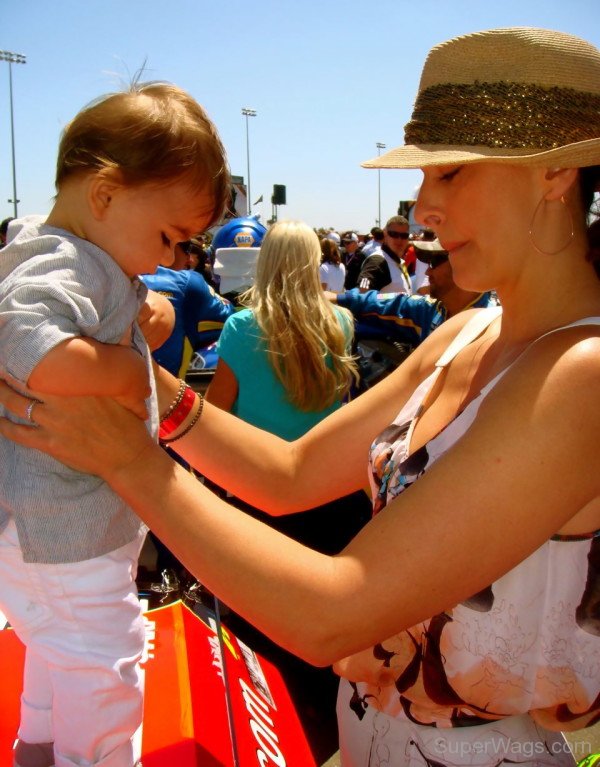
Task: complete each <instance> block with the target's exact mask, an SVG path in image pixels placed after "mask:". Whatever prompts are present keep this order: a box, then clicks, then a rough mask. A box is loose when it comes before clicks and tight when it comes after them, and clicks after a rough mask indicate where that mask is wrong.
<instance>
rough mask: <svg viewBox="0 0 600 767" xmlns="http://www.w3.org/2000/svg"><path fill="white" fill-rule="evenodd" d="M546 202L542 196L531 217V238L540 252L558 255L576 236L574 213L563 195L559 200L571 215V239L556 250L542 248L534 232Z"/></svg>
mask: <svg viewBox="0 0 600 767" xmlns="http://www.w3.org/2000/svg"><path fill="white" fill-rule="evenodd" d="M544 202H546V200H545V199H544V198H543V197H542V199H541V200H540V201H539V202H538V204H537V205H536V207H535V210H534V211H533V216H532V217H531V224H530V225H529V239H530V241H531V244H532V245H533V247H534V248H535V249H536V250H537V252H538V253H541V254H542V255H543V256H556V255H557V253H560V252H561V251H562V250H564V249H565V248H566V247H568V246H569V245H570V244H571V242H572V240H573V237H575V225H574V222H573V214H572V213H571V209H570V208H569V206H568V205H567V203H566V201H565V198H564V197H561V198H560V200H559V202H561V203H562V205H563V209H564V210H566V212H567V214H568V216H569V227H570V233H569V239H568V240H567V241H566V242H565V243H564V245H561V246H560V248H557V249H556V250H544V249H543V248H540V247H539V245H537V244H536V242H535V235H534V232H533V230H534V228H535V225H536V218H537V216H538V213H539V212H540V208H541V205H542V203H544Z"/></svg>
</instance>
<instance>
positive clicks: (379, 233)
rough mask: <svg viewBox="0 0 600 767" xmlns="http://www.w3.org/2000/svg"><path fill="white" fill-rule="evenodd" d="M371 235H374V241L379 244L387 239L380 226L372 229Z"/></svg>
mask: <svg viewBox="0 0 600 767" xmlns="http://www.w3.org/2000/svg"><path fill="white" fill-rule="evenodd" d="M371 234H372V235H373V239H374V240H377V241H378V242H381V241H382V240H383V238H384V237H385V235H384V232H383V229H382V228H381V227H379V226H374V227H373V228H372V229H371Z"/></svg>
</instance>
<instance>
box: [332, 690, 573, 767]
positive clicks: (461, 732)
mask: <svg viewBox="0 0 600 767" xmlns="http://www.w3.org/2000/svg"><path fill="white" fill-rule="evenodd" d="M351 697H352V687H351V686H350V684H349V683H348V682H347V681H346V680H344V679H342V681H341V683H340V692H339V695H338V708H337V710H338V725H339V734H340V756H341V763H342V767H430V766H431V765H448V766H449V767H457V766H458V765H471V766H472V767H497V766H498V765H500V764H507V765H510V764H519V765H520V767H540V766H541V765H544V767H573V765H575V760H574V758H573V756H572V754H571V751H570V749H569V746H568V744H567V742H566V741H565V739H564V738H563V736H562V734H561V733H560V732H550V731H549V730H545V729H543V728H542V727H539V725H536V724H535V722H534V721H533V720H532V719H531V717H530V716H528V715H526V714H525V715H523V716H512V717H508V718H506V719H500V720H498V721H495V722H490V723H489V724H482V725H479V726H475V727H454V728H450V729H445V728H444V729H443V728H437V727H427V726H423V725H419V724H414V723H413V722H410V721H408V720H406V719H397V718H395V717H391V716H388V715H387V714H384V713H382V712H380V711H377V710H376V709H375V708H373V707H372V706H367V710H366V712H365V714H364V716H363V718H362V719H359V718H358V716H357V715H356V714H355V713H354V711H352V710H351V709H350V708H349V702H350V699H351ZM504 760H505V761H504Z"/></svg>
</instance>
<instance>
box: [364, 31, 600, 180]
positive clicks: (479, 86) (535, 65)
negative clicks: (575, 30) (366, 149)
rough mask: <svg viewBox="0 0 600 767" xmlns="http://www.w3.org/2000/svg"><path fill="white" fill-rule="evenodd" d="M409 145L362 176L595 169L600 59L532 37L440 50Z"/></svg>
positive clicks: (560, 41)
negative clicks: (394, 171) (459, 167)
mask: <svg viewBox="0 0 600 767" xmlns="http://www.w3.org/2000/svg"><path fill="white" fill-rule="evenodd" d="M404 139H405V144H404V146H400V147H396V148H395V149H392V150H390V151H389V152H386V154H383V155H381V157H376V158H374V159H373V160H368V161H367V162H364V163H363V167H365V168H420V167H425V166H428V165H444V164H448V165H450V164H454V163H459V164H463V163H469V162H484V161H485V162H507V163H508V162H510V163H513V164H515V163H516V164H528V165H543V166H548V165H554V166H556V167H563V168H582V167H586V166H589V165H599V164H600V51H599V50H598V49H597V48H595V47H594V46H593V45H591V44H590V43H588V42H586V41H585V40H582V39H580V38H578V37H574V36H573V35H568V34H565V33H563V32H552V31H550V30H547V29H534V28H529V27H515V28H507V29H491V30H488V31H485V32H476V33H474V34H470V35H464V36H461V37H455V38H453V39H452V40H448V41H447V42H445V43H441V44H440V45H436V46H435V47H434V48H432V49H431V51H430V52H429V55H428V57H427V59H426V61H425V65H424V67H423V73H422V75H421V82H420V84H419V92H418V94H417V99H416V102H415V106H414V109H413V114H412V118H411V120H410V122H409V123H408V124H407V125H406V126H405V134H404Z"/></svg>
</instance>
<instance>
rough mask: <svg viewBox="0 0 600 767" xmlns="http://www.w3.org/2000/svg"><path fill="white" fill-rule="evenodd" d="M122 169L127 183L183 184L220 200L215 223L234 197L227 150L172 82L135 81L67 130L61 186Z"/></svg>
mask: <svg viewBox="0 0 600 767" xmlns="http://www.w3.org/2000/svg"><path fill="white" fill-rule="evenodd" d="M106 168H110V169H113V168H114V169H115V170H118V171H119V172H120V173H121V174H122V176H123V180H124V183H125V184H127V185H131V186H137V185H141V184H145V183H157V184H168V183H170V182H171V181H177V180H185V181H188V182H189V183H190V187H191V188H192V189H197V190H206V191H208V192H209V193H212V195H213V198H214V206H213V212H212V216H211V223H216V222H217V221H218V220H219V219H220V217H221V214H222V212H223V209H224V207H225V204H226V203H227V201H228V198H229V192H230V177H229V170H228V165H227V158H226V155H225V149H224V148H223V144H222V143H221V140H220V138H219V135H218V133H217V130H216V128H215V126H214V125H213V123H212V121H211V120H210V119H209V117H208V115H207V114H206V112H205V111H204V109H203V108H202V107H201V106H200V104H198V102H197V101H196V100H195V99H193V98H192V97H191V96H190V95H189V93H186V92H185V91H184V90H182V89H181V88H178V87H177V86H176V85H172V84H170V83H158V82H157V83H136V84H133V85H132V86H131V87H130V89H129V90H127V91H124V92H122V93H113V94H110V95H107V96H103V97H101V98H99V99H97V100H96V101H94V102H92V103H91V104H89V105H88V106H87V107H84V109H82V110H81V111H80V112H79V113H78V114H77V115H76V116H75V117H74V119H73V120H72V121H71V122H70V123H69V124H68V125H67V126H66V128H65V129H64V131H63V134H62V137H61V141H60V145H59V150H58V160H57V167H56V188H57V189H58V190H60V187H61V185H62V184H63V183H64V182H65V181H66V179H68V178H69V177H70V176H72V175H74V174H76V173H80V172H89V171H99V170H102V169H106Z"/></svg>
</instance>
